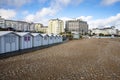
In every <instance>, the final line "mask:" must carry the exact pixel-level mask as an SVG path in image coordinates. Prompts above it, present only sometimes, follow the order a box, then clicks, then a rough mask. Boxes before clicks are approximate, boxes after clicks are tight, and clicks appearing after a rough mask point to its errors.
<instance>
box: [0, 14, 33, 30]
mask: <svg viewBox="0 0 120 80" xmlns="http://www.w3.org/2000/svg"><path fill="white" fill-rule="evenodd" d="M0 27H1V28H13V29H15V30H17V31H35V24H34V23H28V22H25V21H16V20H7V19H4V18H1V16H0Z"/></svg>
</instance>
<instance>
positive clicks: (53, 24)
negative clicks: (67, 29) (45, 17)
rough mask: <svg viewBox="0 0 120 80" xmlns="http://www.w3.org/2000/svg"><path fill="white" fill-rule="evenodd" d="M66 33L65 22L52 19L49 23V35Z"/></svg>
mask: <svg viewBox="0 0 120 80" xmlns="http://www.w3.org/2000/svg"><path fill="white" fill-rule="evenodd" d="M61 32H64V22H63V21H62V20H60V19H51V20H49V23H48V33H49V34H51V33H54V34H60V33H61Z"/></svg>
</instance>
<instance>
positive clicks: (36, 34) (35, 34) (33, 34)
mask: <svg viewBox="0 0 120 80" xmlns="http://www.w3.org/2000/svg"><path fill="white" fill-rule="evenodd" d="M31 35H32V36H38V35H40V33H31Z"/></svg>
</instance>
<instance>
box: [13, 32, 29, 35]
mask: <svg viewBox="0 0 120 80" xmlns="http://www.w3.org/2000/svg"><path fill="white" fill-rule="evenodd" d="M15 34H17V35H19V36H25V35H27V34H29V32H15Z"/></svg>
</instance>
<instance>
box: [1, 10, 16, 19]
mask: <svg viewBox="0 0 120 80" xmlns="http://www.w3.org/2000/svg"><path fill="white" fill-rule="evenodd" d="M0 16H1V17H3V18H5V19H10V18H14V17H15V16H16V12H15V11H14V10H11V9H0Z"/></svg>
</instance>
